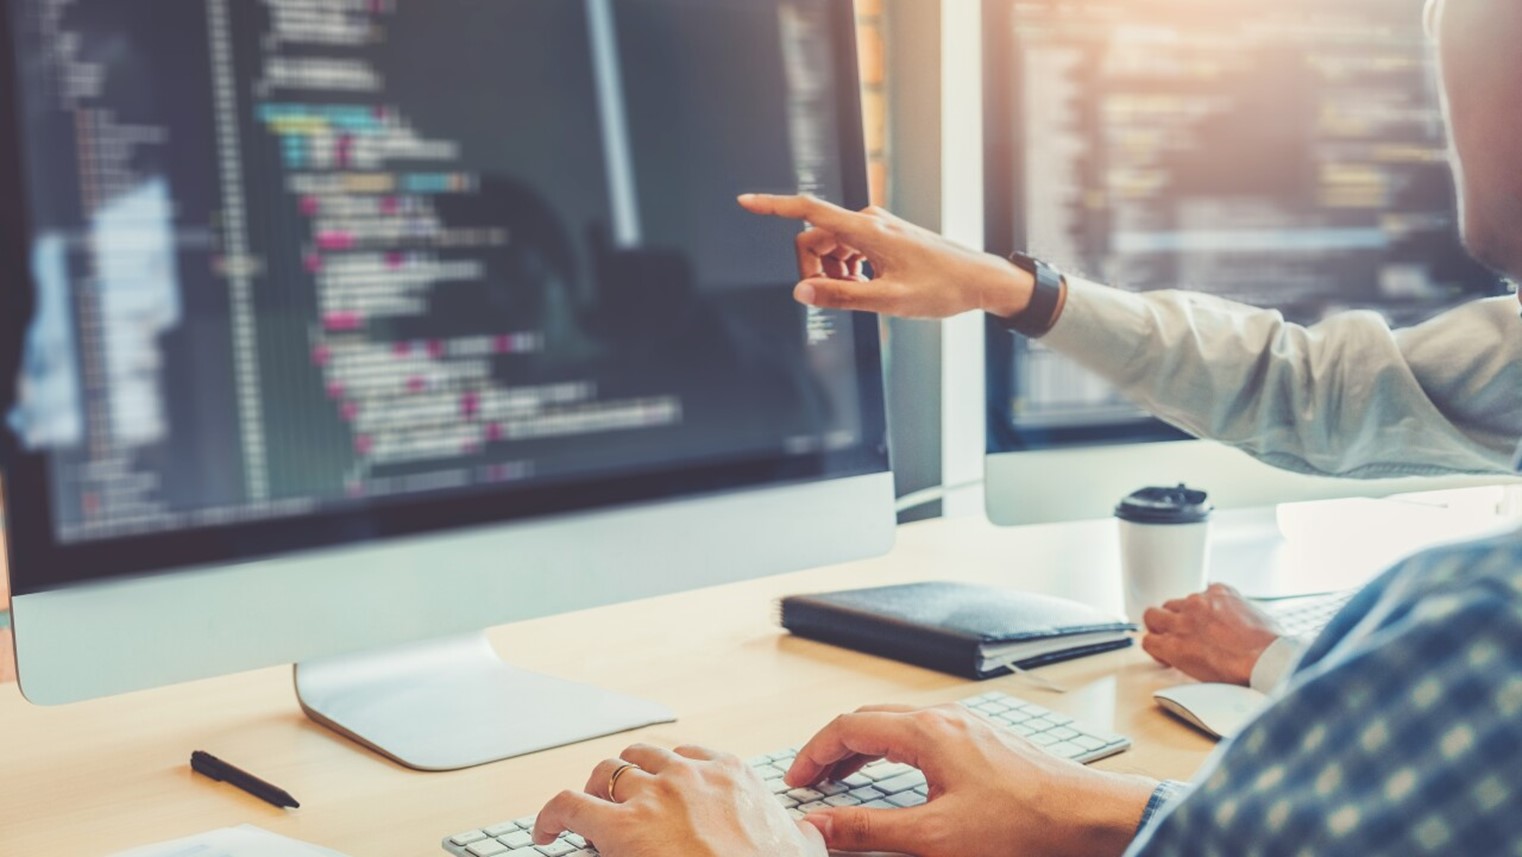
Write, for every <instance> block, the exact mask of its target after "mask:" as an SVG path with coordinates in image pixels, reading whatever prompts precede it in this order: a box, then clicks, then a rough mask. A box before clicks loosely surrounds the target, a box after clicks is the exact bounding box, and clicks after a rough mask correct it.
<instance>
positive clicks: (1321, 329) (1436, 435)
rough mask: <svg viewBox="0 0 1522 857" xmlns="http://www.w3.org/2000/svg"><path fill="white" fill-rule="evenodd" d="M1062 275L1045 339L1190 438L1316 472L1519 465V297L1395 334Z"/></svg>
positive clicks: (1370, 316) (1379, 324)
mask: <svg viewBox="0 0 1522 857" xmlns="http://www.w3.org/2000/svg"><path fill="white" fill-rule="evenodd" d="M1068 285H1069V292H1068V299H1067V305H1066V307H1065V308H1064V310H1063V313H1062V317H1061V318H1060V319H1059V320H1058V322H1057V325H1056V327H1054V328H1053V329H1052V331H1051V333H1049V334H1048V335H1047V336H1046V338H1045V339H1043V340H1042V343H1043V344H1044V345H1046V346H1047V347H1050V348H1052V349H1053V350H1055V351H1058V352H1061V353H1063V354H1065V355H1067V356H1068V357H1070V358H1073V359H1074V360H1076V361H1077V362H1078V363H1079V364H1081V365H1083V366H1084V367H1085V368H1087V369H1089V370H1090V371H1092V372H1094V373H1096V374H1098V375H1099V376H1101V377H1103V378H1104V379H1106V380H1107V381H1109V382H1111V383H1112V384H1114V385H1115V386H1116V387H1117V388H1118V389H1119V390H1120V392H1121V393H1122V394H1124V395H1125V396H1127V397H1128V398H1130V399H1131V400H1132V401H1134V402H1136V403H1137V404H1138V405H1140V406H1142V407H1143V408H1146V409H1147V410H1148V411H1150V412H1152V413H1154V414H1156V415H1157V416H1158V417H1159V418H1161V419H1163V420H1164V421H1166V422H1168V423H1170V424H1172V425H1174V426H1177V427H1178V428H1180V429H1183V430H1184V431H1186V432H1189V433H1190V434H1193V435H1196V436H1199V437H1204V438H1210V439H1213V440H1218V441H1221V442H1223V443H1226V444H1228V445H1231V446H1234V447H1236V448H1238V449H1241V450H1243V451H1245V452H1247V453H1249V454H1251V455H1253V456H1255V457H1257V458H1259V459H1261V460H1263V461H1265V462H1267V463H1269V464H1272V465H1275V466H1277V467H1281V468H1284V469H1286V470H1293V471H1297V472H1301V473H1308V474H1314V475H1327V476H1348V477H1357V478H1379V477H1388V476H1407V475H1438V474H1453V473H1472V474H1497V473H1515V472H1516V469H1515V468H1516V464H1517V461H1516V459H1517V453H1518V441H1519V438H1522V320H1519V319H1518V305H1517V302H1516V299H1515V298H1510V297H1498V298H1490V299H1483V300H1475V301H1473V302H1470V303H1468V304H1464V305H1462V306H1460V307H1458V308H1456V309H1454V310H1451V311H1449V312H1447V313H1445V314H1443V315H1441V316H1439V317H1437V318H1435V319H1433V320H1432V321H1429V322H1427V323H1425V324H1422V325H1420V326H1417V327H1412V328H1407V329H1403V330H1392V329H1391V328H1390V327H1389V326H1388V325H1387V324H1386V323H1385V321H1384V319H1383V318H1382V317H1381V316H1379V315H1378V314H1377V313H1373V312H1365V311H1360V312H1347V313H1342V314H1339V315H1336V316H1334V317H1332V318H1330V319H1328V320H1326V321H1324V322H1322V323H1320V324H1317V325H1315V326H1312V327H1302V326H1300V325H1295V324H1291V323H1289V322H1287V321H1286V320H1285V319H1284V317H1283V316H1282V315H1280V314H1279V313H1278V312H1276V311H1273V310H1264V309H1257V308H1254V307H1249V306H1245V305H1242V304H1237V303H1233V302H1231V301H1227V300H1223V299H1221V298H1217V297H1213V296H1210V295H1203V294H1198V293H1192V292H1181V291H1160V292H1148V293H1145V294H1134V293H1130V292H1125V291H1121V290H1119V289H1112V288H1109V287H1106V286H1101V285H1097V284H1095V283H1090V282H1085V281H1083V280H1079V279H1074V278H1069V284H1068Z"/></svg>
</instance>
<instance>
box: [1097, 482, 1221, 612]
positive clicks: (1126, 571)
mask: <svg viewBox="0 0 1522 857" xmlns="http://www.w3.org/2000/svg"><path fill="white" fill-rule="evenodd" d="M1214 511H1215V507H1214V506H1212V505H1211V504H1210V497H1209V495H1208V494H1206V493H1205V492H1204V491H1196V490H1194V489H1192V488H1189V487H1187V486H1185V485H1180V486H1178V487H1177V488H1143V489H1141V490H1140V491H1137V492H1135V493H1134V494H1132V495H1130V496H1129V497H1126V498H1125V499H1124V500H1121V501H1120V504H1119V505H1117V506H1116V507H1115V518H1116V520H1117V521H1118V522H1119V526H1120V565H1121V574H1122V582H1123V586H1124V589H1125V599H1126V618H1127V619H1129V620H1130V621H1132V622H1135V623H1137V624H1140V623H1141V621H1142V614H1143V613H1145V612H1146V611H1147V608H1149V607H1156V606H1158V605H1160V604H1162V603H1163V602H1165V601H1170V600H1172V599H1175V598H1183V597H1184V596H1186V595H1191V594H1193V593H1195V592H1199V591H1201V590H1203V589H1204V588H1205V572H1206V566H1207V565H1208V563H1209V559H1210V516H1211V513H1212V512H1214Z"/></svg>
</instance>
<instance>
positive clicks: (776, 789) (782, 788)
mask: <svg viewBox="0 0 1522 857" xmlns="http://www.w3.org/2000/svg"><path fill="white" fill-rule="evenodd" d="M766 790H767V791H769V792H771V793H772V794H774V795H781V794H787V783H785V782H783V780H782V778H781V777H773V778H771V779H769V780H767V781H766Z"/></svg>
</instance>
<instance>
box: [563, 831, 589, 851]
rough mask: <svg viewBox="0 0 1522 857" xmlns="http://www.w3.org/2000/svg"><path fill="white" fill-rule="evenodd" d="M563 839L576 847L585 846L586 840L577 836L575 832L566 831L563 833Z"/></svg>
mask: <svg viewBox="0 0 1522 857" xmlns="http://www.w3.org/2000/svg"><path fill="white" fill-rule="evenodd" d="M565 841H567V842H569V843H571V844H572V845H575V846H576V847H577V848H585V847H587V841H586V840H585V839H582V838H581V837H580V836H578V835H577V834H575V833H567V834H566V835H565Z"/></svg>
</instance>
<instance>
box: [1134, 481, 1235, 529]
mask: <svg viewBox="0 0 1522 857" xmlns="http://www.w3.org/2000/svg"><path fill="white" fill-rule="evenodd" d="M1214 511H1215V507H1214V506H1212V505H1210V495H1209V494H1206V493H1205V492H1204V491H1196V490H1194V489H1193V488H1190V487H1188V486H1187V485H1180V486H1178V487H1177V488H1143V489H1141V490H1140V491H1137V492H1136V493H1135V494H1132V495H1131V496H1129V497H1127V498H1126V499H1124V500H1122V501H1120V505H1118V506H1116V507H1115V517H1117V518H1119V519H1121V520H1122V521H1130V522H1132V523H1136V524H1198V523H1200V522H1202V521H1208V520H1210V513H1211V512H1214Z"/></svg>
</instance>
